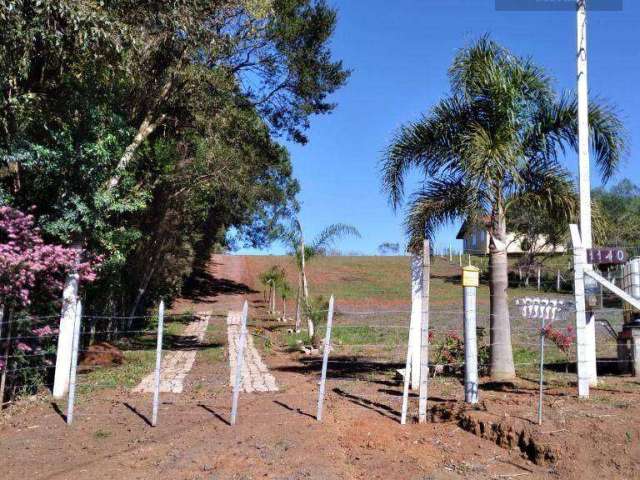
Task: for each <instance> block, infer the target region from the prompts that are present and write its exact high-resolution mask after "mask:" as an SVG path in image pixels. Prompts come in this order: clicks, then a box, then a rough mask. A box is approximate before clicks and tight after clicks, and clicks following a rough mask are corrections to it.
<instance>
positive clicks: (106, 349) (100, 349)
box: [79, 342, 124, 368]
mask: <svg viewBox="0 0 640 480" xmlns="http://www.w3.org/2000/svg"><path fill="white" fill-rule="evenodd" d="M123 361H124V355H123V354H122V351H121V350H120V349H119V348H118V347H115V346H113V345H111V344H110V343H107V342H98V343H95V344H93V345H91V346H89V347H88V348H87V350H86V351H84V352H82V355H81V356H80V362H79V365H80V367H81V368H88V367H110V366H113V365H121V364H122V362H123Z"/></svg>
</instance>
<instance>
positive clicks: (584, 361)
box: [570, 225, 595, 398]
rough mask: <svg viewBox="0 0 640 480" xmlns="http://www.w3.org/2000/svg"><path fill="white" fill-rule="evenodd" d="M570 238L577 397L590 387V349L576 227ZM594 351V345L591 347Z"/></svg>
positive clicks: (583, 259) (583, 255) (582, 254)
mask: <svg viewBox="0 0 640 480" xmlns="http://www.w3.org/2000/svg"><path fill="white" fill-rule="evenodd" d="M570 227H571V238H572V243H573V265H574V275H575V277H574V278H575V281H574V283H575V287H574V288H575V297H576V299H575V301H576V357H577V362H576V363H577V370H578V396H579V397H583V398H586V397H588V396H589V385H590V383H591V382H590V375H589V373H590V368H589V361H590V356H589V352H588V350H589V349H590V348H591V347H592V345H590V342H589V340H588V338H587V336H588V334H587V312H586V301H585V292H584V264H585V262H586V251H585V249H584V248H583V247H582V240H581V239H580V232H579V230H578V226H577V225H571V226H570ZM593 348H594V349H595V345H593Z"/></svg>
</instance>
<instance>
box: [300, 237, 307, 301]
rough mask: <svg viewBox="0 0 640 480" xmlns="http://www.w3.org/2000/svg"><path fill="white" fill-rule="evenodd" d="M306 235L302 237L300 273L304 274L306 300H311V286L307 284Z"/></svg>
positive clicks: (303, 289) (303, 285)
mask: <svg viewBox="0 0 640 480" xmlns="http://www.w3.org/2000/svg"><path fill="white" fill-rule="evenodd" d="M304 253H305V252H304V237H302V236H301V237H300V274H301V276H302V291H303V292H304V300H305V302H306V301H307V300H309V287H308V285H307V271H306V268H305V267H306V265H305V258H304Z"/></svg>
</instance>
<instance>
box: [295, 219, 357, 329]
mask: <svg viewBox="0 0 640 480" xmlns="http://www.w3.org/2000/svg"><path fill="white" fill-rule="evenodd" d="M345 236H353V237H356V238H360V232H358V229H357V228H355V227H353V226H351V225H347V224H344V223H334V224H332V225H329V226H328V227H325V228H324V230H322V231H321V232H320V233H319V234H318V235H317V236H316V237H315V238H314V239H313V241H312V242H311V243H308V244H305V240H304V233H303V230H302V224H301V223H300V221H299V220H298V219H295V220H294V221H293V222H292V225H291V228H290V229H289V230H288V231H287V232H286V233H285V235H284V241H285V243H286V244H287V246H288V247H289V248H290V250H291V253H292V254H293V255H294V256H295V261H296V266H297V267H298V291H297V295H296V326H295V329H296V332H299V331H300V325H301V322H302V302H304V304H305V305H307V304H308V302H309V285H308V282H307V271H306V265H307V262H309V261H310V260H311V259H313V258H314V257H317V256H318V255H322V254H324V253H326V252H327V251H328V250H329V248H331V246H332V245H333V244H334V243H335V242H336V241H337V240H338V239H340V238H343V237H345ZM307 324H308V328H309V336H310V337H313V336H314V333H315V331H314V325H313V320H312V319H311V318H310V317H309V316H307Z"/></svg>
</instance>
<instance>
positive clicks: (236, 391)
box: [230, 300, 249, 425]
mask: <svg viewBox="0 0 640 480" xmlns="http://www.w3.org/2000/svg"><path fill="white" fill-rule="evenodd" d="M248 313H249V303H248V302H247V301H246V300H245V302H244V305H243V306H242V320H241V322H240V339H239V340H238V348H237V349H236V351H237V352H238V353H237V358H236V376H235V380H234V382H233V398H232V401H231V421H230V423H231V425H235V424H236V417H237V415H238V399H239V397H240V387H241V384H242V367H243V363H244V347H245V343H247V315H248Z"/></svg>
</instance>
